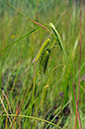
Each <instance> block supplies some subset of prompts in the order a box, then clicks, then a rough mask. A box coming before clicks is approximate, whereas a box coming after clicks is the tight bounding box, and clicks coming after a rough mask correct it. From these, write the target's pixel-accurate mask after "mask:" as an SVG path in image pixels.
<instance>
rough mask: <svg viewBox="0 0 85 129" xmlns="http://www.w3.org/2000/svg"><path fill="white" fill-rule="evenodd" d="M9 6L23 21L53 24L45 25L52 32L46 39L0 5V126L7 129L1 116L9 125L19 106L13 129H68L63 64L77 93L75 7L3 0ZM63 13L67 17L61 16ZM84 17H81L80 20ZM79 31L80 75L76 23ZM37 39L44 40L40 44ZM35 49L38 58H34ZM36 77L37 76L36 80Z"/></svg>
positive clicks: (84, 107) (70, 119) (83, 103)
mask: <svg viewBox="0 0 85 129" xmlns="http://www.w3.org/2000/svg"><path fill="white" fill-rule="evenodd" d="M9 2H10V3H11V4H13V5H14V6H15V7H16V8H17V9H19V10H20V11H21V12H23V13H24V14H25V15H26V16H27V17H30V18H33V19H34V20H35V21H38V22H39V23H41V24H46V23H48V22H49V23H50V22H53V23H50V27H51V29H52V30H53V31H52V32H53V33H51V32H50V36H49V35H48V33H46V31H44V30H43V29H41V28H40V27H38V28H36V26H35V25H34V24H33V23H32V22H29V21H28V20H27V19H26V18H25V17H24V16H22V15H21V14H20V13H18V12H17V11H15V10H14V9H13V8H12V7H11V6H9V5H8V4H6V3H5V2H4V1H2V0H1V1H0V15H1V19H0V27H1V29H0V66H1V67H0V86H1V89H2V90H1V96H0V97H1V99H2V100H3V103H2V106H0V109H1V113H2V114H3V115H2V114H1V113H0V118H1V120H2V121H1V123H0V125H1V128H5V129H9V128H10V121H9V118H8V117H7V116H10V119H11V121H12V122H13V118H14V117H15V115H16V112H17V110H18V109H19V108H20V105H21V103H22V102H23V104H22V106H21V108H20V112H19V116H17V119H16V121H15V123H14V125H13V127H14V128H15V129H18V128H23V129H26V128H28V126H29V128H34V129H35V128H40V129H41V128H42V129H47V128H49V129H54V128H61V127H62V128H64V129H66V128H69V129H73V125H74V119H75V113H74V103H73V96H72V89H71V88H72V87H71V85H72V84H71V81H70V80H71V79H70V77H69V71H68V67H63V65H65V66H68V65H69V66H70V70H71V73H72V76H73V80H74V83H75V88H76V94H78V90H77V89H78V78H79V65H78V63H79V49H78V45H79V44H78V43H79V21H80V20H79V16H80V14H79V7H75V6H74V5H72V4H70V8H69V6H68V2H67V1H65V0H62V1H60V0H56V1H55V0H26V1H24V0H22V1H21V0H17V1H16V0H14V1H13V0H9ZM64 11H67V13H65V14H64V15H63V12H64ZM75 11H76V12H75ZM84 18H85V14H84V13H83V18H82V19H84ZM47 25H49V24H46V27H47V28H48V27H49V26H47ZM50 27H49V28H50ZM56 28H57V29H56ZM82 28H83V31H82V62H81V75H84V74H85V69H84V67H85V58H84V57H85V45H84V41H85V32H84V30H85V24H84V21H82ZM51 29H50V31H51ZM46 39H47V40H46ZM55 39H56V40H55ZM43 41H45V42H44V43H43V44H42V45H41V43H42V42H43ZM40 46H41V47H40ZM38 51H39V53H38V54H39V55H38V54H37V56H36V53H37V52H38ZM36 58H37V59H36ZM67 58H68V59H67ZM35 60H36V62H38V63H36V62H35ZM48 62H49V64H48ZM36 64H37V65H36ZM58 66H61V67H58ZM47 67H48V69H47ZM46 70H47V72H46ZM39 73H40V74H42V76H39ZM43 73H45V74H43ZM48 82H49V85H48ZM46 84H47V85H46ZM84 85H85V81H84V80H82V78H81V88H80V101H79V108H80V117H81V121H82V127H83V128H85V124H84V121H85V120H84V118H85V117H84V116H85V99H84V98H85V88H84ZM43 86H44V87H43ZM49 87H50V88H49ZM4 93H5V94H4ZM25 95H26V97H25ZM23 100H24V101H23ZM0 102H1V101H0ZM40 109H41V110H40ZM68 110H70V112H68ZM6 111H7V112H8V113H7V112H6ZM22 114H23V115H22ZM30 115H32V116H30ZM42 118H43V119H42ZM51 125H52V126H51ZM58 125H59V126H58Z"/></svg>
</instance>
